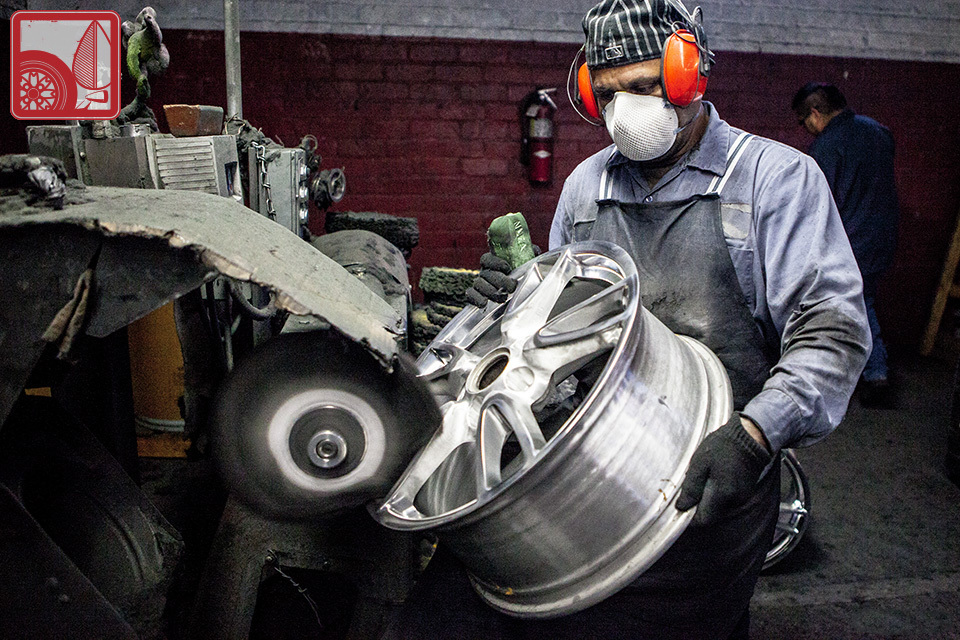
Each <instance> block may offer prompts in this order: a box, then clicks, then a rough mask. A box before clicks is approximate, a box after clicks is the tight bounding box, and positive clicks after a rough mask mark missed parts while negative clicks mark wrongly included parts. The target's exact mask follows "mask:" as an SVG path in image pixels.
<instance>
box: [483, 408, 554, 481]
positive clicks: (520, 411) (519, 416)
mask: <svg viewBox="0 0 960 640" xmlns="http://www.w3.org/2000/svg"><path fill="white" fill-rule="evenodd" d="M487 403H488V404H487V406H485V407H484V409H483V413H484V414H486V413H489V412H490V411H491V410H495V411H496V412H497V413H499V417H500V419H502V420H503V422H504V423H505V424H504V426H505V428H506V430H507V431H510V432H512V433H513V434H514V435H515V436H517V442H519V443H520V449H521V451H523V455H524V457H525V458H526V459H527V460H528V461H530V460H533V459H534V458H535V457H536V456H537V454H538V453H540V450H541V449H543V447H544V446H545V445H546V440H545V439H544V437H543V432H542V431H540V424H539V423H538V422H537V419H536V417H535V416H534V415H533V410H532V409H531V408H530V405H529V404H527V403H526V402H524V401H522V400H520V399H518V398H515V397H513V396H508V395H505V394H497V395H496V396H494V397H492V398H488V400H487ZM497 464H499V459H498V462H497Z"/></svg>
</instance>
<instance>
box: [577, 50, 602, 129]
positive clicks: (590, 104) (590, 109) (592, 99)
mask: <svg viewBox="0 0 960 640" xmlns="http://www.w3.org/2000/svg"><path fill="white" fill-rule="evenodd" d="M577 89H579V90H580V99H581V100H582V101H583V110H584V111H586V112H587V115H590V116H592V117H594V118H596V119H597V120H600V119H601V118H600V105H599V104H597V98H596V96H594V95H593V85H592V84H590V70H589V69H587V63H586V62H584V63H583V64H582V65H580V70H579V71H577Z"/></svg>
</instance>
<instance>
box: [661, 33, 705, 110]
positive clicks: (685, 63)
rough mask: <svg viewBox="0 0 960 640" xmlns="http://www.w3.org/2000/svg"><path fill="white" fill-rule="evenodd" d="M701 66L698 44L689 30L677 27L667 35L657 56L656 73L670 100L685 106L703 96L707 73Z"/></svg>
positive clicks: (679, 105) (672, 102)
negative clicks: (658, 70) (659, 55)
mask: <svg viewBox="0 0 960 640" xmlns="http://www.w3.org/2000/svg"><path fill="white" fill-rule="evenodd" d="M702 68H703V67H702V65H701V61H700V47H699V46H697V40H696V37H695V36H694V35H693V34H692V33H691V32H689V31H687V30H686V29H680V30H678V31H676V32H675V33H674V34H673V35H671V36H670V37H669V38H667V42H666V44H665V45H664V47H663V55H662V56H661V57H660V74H661V75H660V77H661V82H662V83H663V91H664V94H665V96H666V98H667V101H668V102H670V104H675V105H677V106H678V107H686V106H688V105H689V104H690V103H691V102H693V101H694V100H696V99H697V98H702V97H703V92H704V90H705V89H706V88H707V77H706V76H705V75H703V74H702V73H701V70H702Z"/></svg>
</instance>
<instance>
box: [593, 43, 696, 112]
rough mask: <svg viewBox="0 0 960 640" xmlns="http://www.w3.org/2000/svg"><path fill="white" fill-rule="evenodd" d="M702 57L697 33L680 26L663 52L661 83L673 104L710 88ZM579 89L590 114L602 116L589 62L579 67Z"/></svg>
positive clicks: (683, 104)
mask: <svg viewBox="0 0 960 640" xmlns="http://www.w3.org/2000/svg"><path fill="white" fill-rule="evenodd" d="M703 67H704V65H703V62H702V61H701V59H700V47H698V46H697V40H696V37H695V36H694V35H693V33H691V32H690V31H687V30H686V29H679V30H678V31H676V32H675V33H674V34H672V35H671V36H670V37H669V38H667V42H666V44H665V45H664V47H663V54H662V55H661V56H660V73H661V76H660V77H661V83H662V84H663V91H664V97H665V98H666V99H667V101H668V102H669V103H670V104H673V105H676V106H678V107H686V106H688V105H689V104H690V103H691V102H693V101H694V100H696V99H698V98H702V97H703V92H704V91H705V90H706V88H707V76H706V75H705V74H704V73H703ZM577 89H578V90H579V91H580V99H581V100H582V101H583V109H584V111H586V112H587V114H588V115H590V116H592V117H594V118H597V119H598V120H599V119H601V114H600V105H599V104H597V98H596V96H594V95H593V85H592V84H591V83H590V70H589V69H587V65H586V63H584V64H582V65H580V69H579V71H577Z"/></svg>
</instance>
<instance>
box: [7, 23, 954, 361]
mask: <svg viewBox="0 0 960 640" xmlns="http://www.w3.org/2000/svg"><path fill="white" fill-rule="evenodd" d="M4 33H5V34H6V33H8V31H7V30H4ZM166 42H167V44H168V46H169V48H170V51H171V55H172V58H173V62H172V67H171V69H170V70H169V72H168V74H167V75H166V76H165V77H163V78H160V79H159V80H157V81H156V82H155V83H154V96H155V100H154V109H155V110H157V111H158V112H160V106H161V104H162V103H164V102H167V103H175V102H187V103H208V104H221V105H222V104H224V103H225V96H226V92H225V87H224V80H223V68H224V62H223V50H222V36H221V34H219V33H216V32H208V31H177V30H168V31H167V32H166ZM242 47H243V53H244V65H243V81H244V90H245V94H244V115H245V116H246V117H247V118H248V119H249V120H251V121H252V122H254V123H255V124H256V125H258V126H260V127H262V128H263V130H264V132H265V133H266V134H267V135H270V136H272V137H275V138H279V139H280V140H282V141H283V142H284V143H286V144H287V145H295V144H296V143H297V142H298V141H299V139H300V137H301V136H303V135H304V134H307V133H312V134H314V135H316V136H317V137H318V139H319V141H320V151H321V153H322V154H323V156H324V166H326V167H331V166H340V167H344V168H345V170H346V173H347V178H348V190H347V197H346V198H345V199H344V201H343V202H342V203H340V205H339V206H338V208H339V209H341V210H351V209H352V210H375V211H382V212H386V213H392V214H396V215H403V216H415V217H417V218H418V220H419V222H420V228H421V234H422V240H421V245H420V247H419V248H417V249H415V250H414V252H413V255H412V256H411V261H410V262H411V265H412V267H413V272H412V278H413V281H414V282H415V281H416V279H417V277H418V274H419V270H420V269H421V268H422V267H424V266H430V265H446V266H462V267H471V268H472V267H475V266H476V264H477V261H478V259H479V256H480V254H481V253H482V252H483V250H484V230H485V229H486V227H487V226H488V224H489V222H490V221H491V220H492V219H493V218H494V217H495V216H498V215H501V214H503V213H506V212H508V211H522V212H523V213H524V214H525V215H526V216H527V219H528V220H529V222H530V226H531V230H532V233H533V235H534V240H535V241H536V242H538V243H539V244H541V246H545V245H546V242H547V232H548V228H549V224H550V220H551V217H552V214H553V209H554V207H555V205H556V200H557V197H558V195H559V191H560V187H561V186H562V178H563V177H564V176H566V175H567V174H569V172H570V171H571V170H572V169H573V168H574V166H576V164H577V162H579V161H580V160H581V159H582V158H584V157H586V156H587V155H589V154H590V153H592V152H594V151H596V150H597V149H599V148H601V147H603V146H605V145H606V144H607V143H608V142H607V137H606V133H605V131H603V130H600V129H595V128H592V127H590V126H589V125H587V124H586V123H583V122H581V121H580V120H579V119H578V117H577V116H576V115H575V114H574V113H573V111H572V109H571V108H570V106H569V104H568V102H567V100H566V98H565V96H562V97H560V98H559V100H558V101H559V104H560V111H559V113H558V114H557V129H556V147H555V158H556V163H555V170H556V172H555V176H556V179H555V180H554V183H553V184H552V185H549V186H547V187H533V186H531V185H530V184H529V183H528V182H527V180H526V179H525V177H524V170H523V167H522V166H521V164H520V162H519V158H518V154H519V135H520V130H519V122H518V106H519V103H520V101H521V99H522V98H523V97H524V95H525V94H526V93H527V92H528V91H530V90H531V89H533V88H534V87H536V86H560V87H562V86H563V85H564V83H565V80H566V75H567V68H568V65H569V62H570V60H571V58H572V56H573V55H574V52H575V51H576V48H577V46H576V45H572V44H564V43H540V44H532V43H520V42H509V41H477V40H440V39H420V38H390V37H361V36H348V35H329V34H328V35H317V34H300V35H298V34H270V33H245V34H244V35H243V38H242ZM0 51H2V52H3V54H2V55H4V56H6V55H7V54H6V52H7V51H8V49H7V46H6V43H4V42H0ZM3 64H7V62H6V61H5V59H3V60H0V65H3ZM811 79H820V80H826V81H831V82H835V83H837V84H839V85H840V86H841V88H842V89H843V90H844V91H845V93H846V94H847V97H848V99H849V101H850V103H851V106H853V108H854V109H856V110H857V111H859V112H861V113H864V114H866V115H870V116H873V117H875V118H877V119H878V120H880V121H881V122H884V123H885V124H887V125H888V126H889V127H890V128H891V129H892V130H893V133H894V135H895V136H896V138H897V143H898V172H897V178H898V187H899V188H900V192H901V200H902V208H903V218H902V223H901V242H900V247H899V250H898V254H897V260H896V265H895V267H894V270H893V272H892V273H891V274H890V275H889V277H888V278H887V280H886V282H885V283H884V284H883V287H882V290H881V298H880V300H881V316H882V319H883V320H884V321H885V322H886V326H887V327H888V330H889V334H890V336H889V337H890V339H891V342H892V343H893V344H894V345H898V346H908V347H909V346H913V345H914V344H915V343H916V342H917V340H918V339H919V337H920V335H921V333H922V330H923V327H924V324H925V322H926V318H927V314H928V313H929V306H930V302H931V300H932V295H933V289H934V286H935V284H936V281H937V278H938V276H939V272H940V268H941V265H942V260H943V256H944V254H945V251H946V246H947V243H948V241H949V237H950V234H951V232H952V228H953V224H954V220H955V218H956V215H957V212H958V207H960V121H958V120H957V119H956V118H953V117H952V111H951V110H950V109H949V108H945V106H944V103H942V102H939V101H938V100H937V98H939V97H942V96H954V95H958V94H960V65H955V64H942V63H919V62H891V61H879V60H863V59H849V58H846V59H844V58H823V57H813V56H788V55H774V54H763V55H756V54H745V53H725V54H723V55H721V56H720V61H719V64H718V66H717V67H716V71H715V74H714V76H713V77H712V78H711V83H710V87H709V89H708V97H709V98H710V99H711V100H713V102H714V103H715V104H716V105H717V107H718V109H719V111H720V113H721V115H722V116H724V117H725V118H726V119H727V120H728V121H729V122H731V123H732V124H734V125H736V126H740V127H743V128H745V129H748V130H750V131H753V132H755V133H758V134H761V135H766V136H768V137H772V138H775V139H778V140H781V141H783V142H786V143H788V144H792V145H794V146H798V147H800V148H805V147H806V145H807V144H808V143H809V141H810V139H809V138H808V137H807V136H806V134H805V133H803V132H802V131H801V130H800V129H799V128H797V126H796V124H795V119H794V117H793V115H792V113H791V112H790V111H789V102H790V99H791V97H792V95H793V93H794V91H795V90H796V88H797V87H799V86H800V85H801V84H803V83H805V82H807V81H809V80H811ZM24 147H25V138H24V136H23V126H22V124H21V123H17V122H15V121H13V120H11V119H10V117H9V116H5V118H4V119H3V120H2V122H0V151H3V152H12V151H23V150H25V149H24ZM313 225H314V228H315V229H319V228H321V227H322V220H314V221H313Z"/></svg>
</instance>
